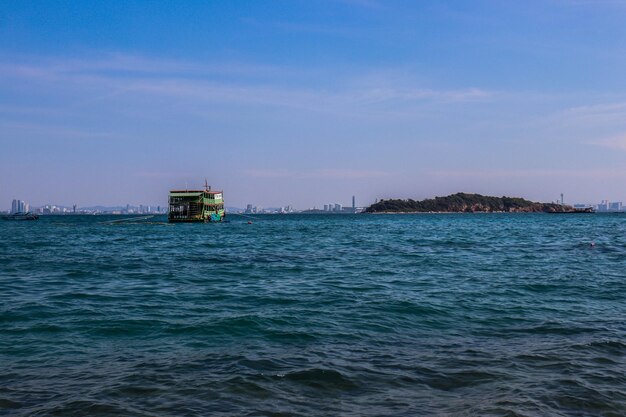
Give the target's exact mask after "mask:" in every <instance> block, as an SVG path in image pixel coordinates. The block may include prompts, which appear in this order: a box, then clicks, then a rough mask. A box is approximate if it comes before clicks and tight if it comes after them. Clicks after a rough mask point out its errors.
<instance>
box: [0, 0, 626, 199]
mask: <svg viewBox="0 0 626 417" xmlns="http://www.w3.org/2000/svg"><path fill="white" fill-rule="evenodd" d="M625 18H626V2H624V1H611V0H598V1H585V0H545V1H529V2H523V3H513V2H499V1H472V2H465V1H448V2H437V3H434V4H426V3H420V4H416V3H415V2H409V1H406V2H405V1H385V2H382V1H376V0H337V1H322V2H315V3H311V2H304V1H293V2H272V3H263V2H246V3H244V2H229V3H221V2H217V3H212V4H209V3H205V2H185V3H161V2H158V3H157V2H106V3H98V2H95V3H82V2H80V3H73V4H71V6H68V4H67V3H64V2H54V1H50V2H43V3H41V2H26V1H24V2H4V3H2V4H0V38H1V39H3V42H2V44H1V45H0V89H1V90H0V91H2V94H0V141H1V145H2V152H0V209H5V210H6V209H8V208H9V207H10V204H11V200H12V199H14V198H17V199H22V200H26V201H28V202H29V203H30V204H31V205H33V206H40V205H44V204H50V203H51V204H59V205H66V206H71V205H73V204H77V205H78V206H83V207H84V206H95V205H103V206H116V205H125V204H127V203H129V204H131V205H138V204H161V205H163V204H165V201H166V199H167V192H168V190H169V189H173V188H182V187H185V185H186V184H187V185H188V186H189V187H190V188H192V187H202V185H203V183H204V179H205V178H208V180H209V183H210V184H211V185H212V186H213V187H214V188H218V189H223V190H224V193H225V200H226V205H227V206H231V207H245V205H246V204H248V203H251V204H255V205H258V206H263V207H275V206H281V205H282V206H284V205H293V206H294V207H297V208H299V209H305V208H309V207H313V206H317V207H319V206H320V205H321V204H324V203H329V202H333V203H334V202H338V203H342V204H351V201H350V199H351V197H352V196H353V195H355V196H356V197H357V205H367V204H369V203H371V202H373V201H374V200H375V199H377V198H378V199H380V198H413V199H423V198H430V197H434V196H442V195H447V194H451V193H455V192H470V193H480V194H484V195H494V196H502V195H507V196H514V197H523V198H526V199H529V200H534V201H543V202H549V201H554V200H556V199H557V198H559V195H560V193H564V194H565V201H566V202H569V203H579V202H580V203H594V202H599V201H600V200H604V199H610V200H616V201H626V190H625V187H624V185H623V184H624V178H626V78H625V77H624V76H623V74H624V73H626V50H625V49H626V48H625V47H626V27H625V26H624V24H623V22H624V21H625Z"/></svg>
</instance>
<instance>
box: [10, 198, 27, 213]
mask: <svg viewBox="0 0 626 417" xmlns="http://www.w3.org/2000/svg"><path fill="white" fill-rule="evenodd" d="M29 209H30V205H29V204H28V203H26V202H24V201H22V200H17V199H14V200H13V201H12V202H11V213H26V212H27V211H28V210H29Z"/></svg>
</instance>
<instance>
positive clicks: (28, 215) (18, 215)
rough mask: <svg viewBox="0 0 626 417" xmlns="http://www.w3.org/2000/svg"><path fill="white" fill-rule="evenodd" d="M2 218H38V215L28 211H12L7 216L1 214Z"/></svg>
mask: <svg viewBox="0 0 626 417" xmlns="http://www.w3.org/2000/svg"><path fill="white" fill-rule="evenodd" d="M2 218H3V219H4V220H38V219H39V216H38V215H36V214H34V213H31V212H30V211H29V212H27V213H12V214H9V215H8V216H2Z"/></svg>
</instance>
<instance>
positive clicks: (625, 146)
mask: <svg viewBox="0 0 626 417" xmlns="http://www.w3.org/2000/svg"><path fill="white" fill-rule="evenodd" d="M589 144H591V145H597V146H602V147H605V148H609V149H618V150H621V151H626V134H623V135H619V136H614V137H610V138H604V139H597V140H593V141H590V142H589Z"/></svg>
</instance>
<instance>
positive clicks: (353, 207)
mask: <svg viewBox="0 0 626 417" xmlns="http://www.w3.org/2000/svg"><path fill="white" fill-rule="evenodd" d="M354 210H356V197H355V196H352V211H354Z"/></svg>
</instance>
